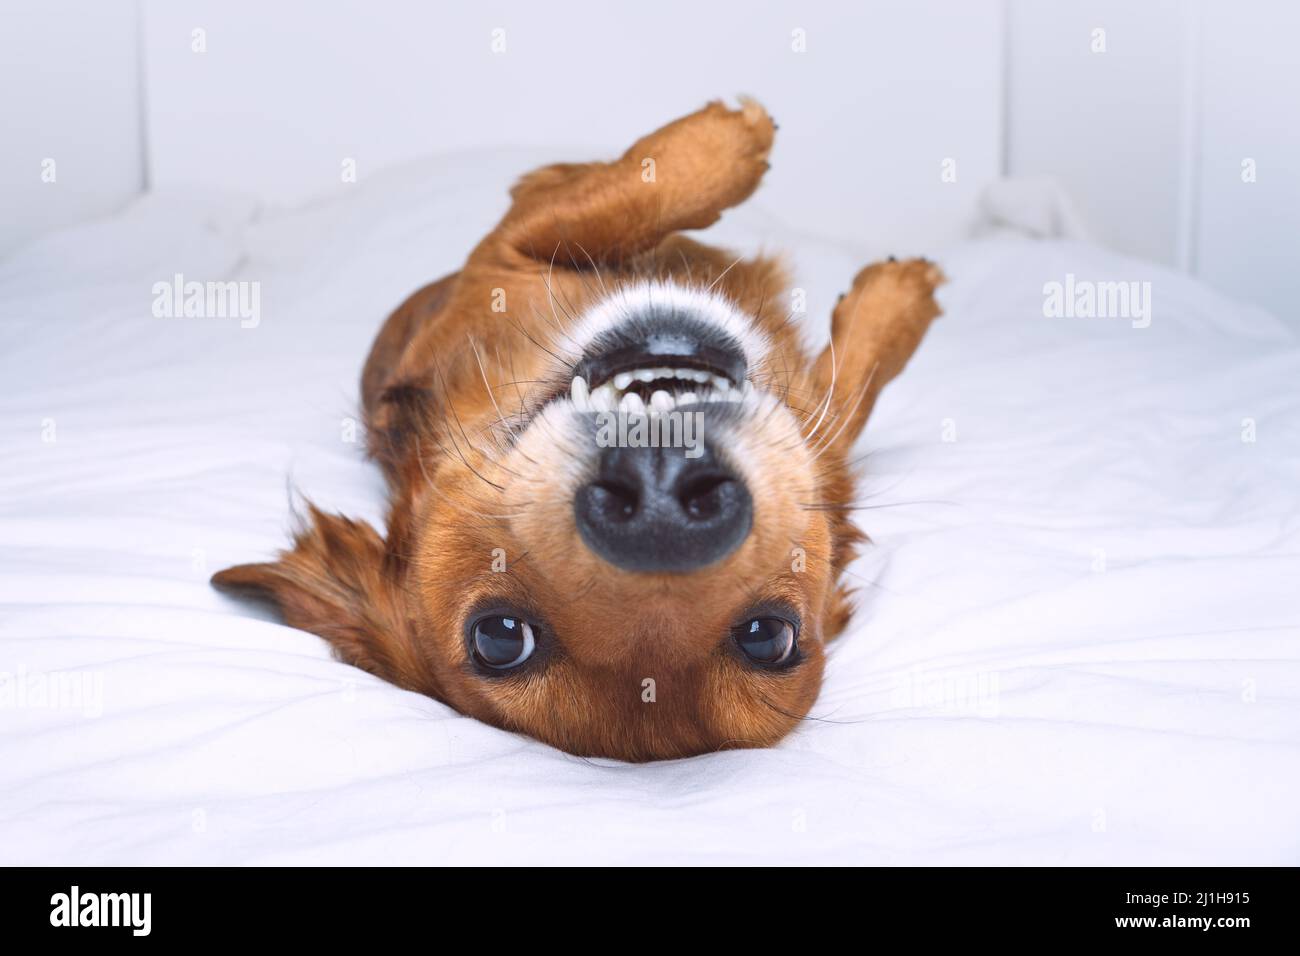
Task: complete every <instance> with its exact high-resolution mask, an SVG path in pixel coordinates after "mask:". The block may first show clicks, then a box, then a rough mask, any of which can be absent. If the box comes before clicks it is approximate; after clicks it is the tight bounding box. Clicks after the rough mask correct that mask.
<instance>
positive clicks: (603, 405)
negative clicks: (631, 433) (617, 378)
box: [591, 382, 618, 412]
mask: <svg viewBox="0 0 1300 956" xmlns="http://www.w3.org/2000/svg"><path fill="white" fill-rule="evenodd" d="M591 408H592V410H593V411H597V412H612V411H614V410H615V409H617V408H618V392H617V391H615V389H614V386H613V385H611V384H609V383H608V382H606V383H605V384H604V385H602V386H601V387H600V388H598V389H596V390H595V391H594V392H592V393H591Z"/></svg>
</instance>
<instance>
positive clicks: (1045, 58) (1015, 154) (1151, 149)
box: [1007, 0, 1194, 264]
mask: <svg viewBox="0 0 1300 956" xmlns="http://www.w3.org/2000/svg"><path fill="white" fill-rule="evenodd" d="M1186 5H1187V4H1186V0H1145V2H1140V3H1135V2H1133V0H1088V2H1077V0H1066V2H1048V3H1044V2H1043V0H1011V2H1010V5H1009V7H1008V25H1007V29H1008V48H1009V50H1010V55H1009V57H1008V62H1007V81H1008V82H1007V119H1008V122H1007V170H1008V173H1009V174H1010V175H1012V176H1029V175H1050V176H1053V177H1054V178H1056V179H1057V180H1059V181H1060V183H1061V184H1062V185H1063V186H1064V187H1065V189H1066V191H1067V192H1068V193H1069V194H1070V196H1071V197H1072V198H1073V199H1074V200H1075V205H1076V207H1077V211H1078V213H1079V215H1080V216H1081V218H1082V219H1083V220H1084V222H1085V224H1086V225H1087V226H1088V227H1089V232H1090V234H1091V235H1092V237H1093V238H1094V239H1096V240H1098V241H1101V242H1103V243H1105V244H1107V245H1110V246H1114V247H1116V248H1119V249H1123V250H1125V251H1127V252H1131V253H1133V254H1134V255H1139V256H1143V257H1145V258H1148V259H1156V260H1159V261H1162V262H1167V263H1170V264H1177V260H1178V253H1179V243H1180V236H1181V235H1182V232H1183V230H1184V229H1185V228H1186V225H1187V224H1186V222H1185V221H1184V219H1185V217H1186V215H1187V212H1186V209H1185V206H1184V203H1183V197H1184V195H1185V192H1184V190H1185V188H1186V185H1187V184H1186V183H1185V177H1186V176H1187V175H1188V171H1187V169H1186V167H1185V164H1184V157H1185V156H1186V154H1187V151H1188V150H1189V149H1190V148H1192V147H1193V145H1194V144H1193V142H1192V140H1191V139H1190V138H1189V137H1191V135H1192V133H1193V131H1192V130H1191V129H1189V127H1188V116H1187V114H1186V112H1185V110H1184V92H1185V88H1186V85H1187V72H1186V71H1187V68H1188V62H1187V48H1188V26H1187V23H1186V18H1185V17H1184V16H1183V15H1182V14H1181V13H1180V7H1186ZM1098 30H1100V31H1103V32H1102V33H1100V34H1096V33H1094V31H1098ZM1103 44H1104V50H1103V51H1097V50H1095V49H1094V46H1101V45H1103Z"/></svg>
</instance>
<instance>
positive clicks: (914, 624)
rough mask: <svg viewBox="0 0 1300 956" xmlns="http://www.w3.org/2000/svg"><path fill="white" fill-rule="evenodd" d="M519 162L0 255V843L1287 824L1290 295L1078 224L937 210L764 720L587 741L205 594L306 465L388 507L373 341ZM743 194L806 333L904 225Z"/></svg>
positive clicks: (1058, 853)
mask: <svg viewBox="0 0 1300 956" xmlns="http://www.w3.org/2000/svg"><path fill="white" fill-rule="evenodd" d="M528 164H529V160H528V157H526V156H523V155H505V156H501V155H498V156H492V157H488V156H479V157H458V158H453V159H448V160H442V161H438V162H431V163H428V164H421V165H417V166H414V167H411V168H408V169H406V170H402V171H399V172H397V173H392V174H389V175H386V176H382V177H379V178H378V179H376V180H372V181H370V182H368V183H364V184H361V185H355V186H341V187H340V195H339V196H338V197H334V198H332V199H330V200H328V201H322V202H321V203H318V204H315V205H313V206H310V207H305V208H301V209H296V210H267V209H261V210H259V209H256V208H255V207H254V206H253V205H252V204H249V203H246V202H244V201H242V200H240V199H238V198H237V197H227V196H193V195H191V196H187V197H183V198H182V197H164V196H154V197H150V198H148V199H146V200H143V201H141V202H140V203H138V204H137V205H135V206H134V207H133V208H132V209H130V210H128V211H127V212H126V213H124V214H123V215H121V216H118V217H116V218H114V219H111V220H108V221H105V222H101V223H96V224H92V225H87V226H83V227H79V228H75V229H72V230H69V231H66V232H63V233H60V234H58V235H56V236H54V237H52V238H49V239H46V240H43V241H41V242H38V243H36V244H34V245H32V246H30V247H28V248H26V249H25V250H23V251H22V252H20V253H19V254H17V255H15V256H13V257H12V258H10V259H9V260H8V261H6V262H4V263H0V334H2V335H3V353H2V355H3V358H0V363H3V365H2V369H3V387H2V397H0V436H2V438H0V441H2V442H3V446H2V448H0V461H2V462H3V465H2V466H0V862H4V863H28V864H52V863H95V864H107V863H198V862H211V863H325V862H368V863H450V862H473V863H489V862H542V863H569V862H579V861H591V862H601V861H609V862H619V863H661V862H663V863H668V862H726V861H729V862H742V863H750V862H753V863H757V862H775V861H797V862H860V863H921V864H931V863H958V864H963V863H1047V864H1103V863H1124V864H1127V863H1178V864H1192V863H1196V864H1204V863H1296V862H1300V819H1298V815H1297V809H1296V808H1297V802H1298V800H1297V798H1298V797H1300V786H1297V784H1298V783H1300V760H1298V759H1297V758H1298V757H1300V598H1298V597H1297V589H1298V588H1300V554H1298V551H1300V548H1298V545H1300V513H1298V512H1300V341H1298V339H1297V335H1296V332H1295V329H1296V328H1297V326H1295V325H1292V326H1290V327H1288V326H1287V325H1286V324H1284V323H1282V322H1280V321H1278V320H1277V319H1275V318H1273V317H1272V316H1269V315H1267V314H1265V313H1262V312H1260V311H1257V310H1254V309H1251V308H1247V307H1244V306H1241V305H1239V304H1237V303H1234V302H1232V301H1229V300H1226V299H1224V298H1222V297H1220V296H1218V295H1217V294H1215V293H1213V292H1212V291H1210V290H1208V289H1206V288H1204V287H1202V286H1201V285H1199V284H1197V283H1196V282H1194V281H1191V280H1189V279H1187V278H1186V277H1182V276H1180V275H1177V274H1175V273H1173V272H1170V271H1166V270H1164V269H1161V268H1158V267H1156V266H1152V265H1149V264H1146V263H1143V262H1138V261H1134V260H1126V259H1121V258H1119V257H1117V256H1115V255H1112V254H1110V253H1108V252H1105V251H1102V250H1100V249H1097V248H1094V247H1090V246H1087V245H1083V244H1077V243H1062V242H1045V241H1030V240H1026V239H1018V238H1014V237H1006V236H1004V237H1001V238H990V239H987V240H982V241H980V242H977V243H972V244H968V245H962V246H958V247H954V248H951V249H947V250H942V251H937V252H938V257H939V258H940V259H941V261H942V263H943V265H944V266H945V268H946V269H947V271H948V272H949V274H950V276H951V282H950V284H949V285H948V286H947V287H945V289H944V291H943V296H942V298H943V301H944V304H945V307H946V310H947V314H946V316H945V317H944V318H943V319H942V320H941V321H940V322H939V323H938V324H937V325H936V326H935V328H934V329H933V331H932V332H931V334H930V336H929V338H928V339H927V341H926V343H925V345H924V347H923V348H922V350H921V352H920V354H919V355H918V356H917V358H916V360H915V361H914V362H913V364H912V365H911V366H910V367H909V369H908V371H907V372H906V374H904V375H903V376H902V378H900V379H899V380H898V381H897V382H896V383H894V384H893V385H892V386H891V387H890V389H889V390H888V392H887V393H886V396H885V398H884V399H883V401H882V402H881V404H880V406H879V409H878V411H877V414H876V417H875V419H874V421H873V423H872V425H871V426H870V428H869V429H868V433H867V435H866V437H865V438H864V440H863V445H862V447H863V450H864V451H869V452H870V453H871V454H870V456H869V457H868V458H867V460H866V462H867V478H866V481H865V485H864V488H865V490H866V491H867V492H868V493H869V495H870V503H871V504H873V505H878V506H879V507H874V508H872V509H871V510H867V511H864V512H862V521H863V524H864V527H865V528H866V530H868V531H869V532H870V534H871V535H872V537H873V539H874V542H875V543H874V546H873V547H872V548H871V549H870V550H869V551H868V552H867V553H866V554H865V555H864V557H863V558H862V559H861V560H860V561H858V562H857V564H856V565H855V566H854V567H853V568H852V574H853V575H854V577H855V579H857V580H858V581H859V582H861V583H862V585H863V586H862V591H861V596H860V597H861V610H860V612H859V614H858V615H857V617H856V619H855V621H854V623H853V625H852V627H851V629H850V631H849V633H847V634H846V635H845V636H844V637H843V638H842V639H841V640H840V641H839V642H838V644H837V646H836V647H835V649H834V652H833V656H832V662H831V664H830V666H829V669H828V677H827V680H826V684H825V689H824V691H823V693H822V695H821V697H820V699H819V700H818V702H817V704H816V706H815V707H814V708H813V711H812V714H813V717H814V719H811V720H808V721H806V722H804V723H803V724H802V725H801V726H800V728H799V729H798V731H797V732H796V733H795V734H793V735H792V736H791V737H790V738H788V739H787V740H786V741H785V742H784V743H783V744H781V745H780V746H779V747H777V748H774V749H771V750H760V751H735V752H728V753H720V754H716V755H710V756H703V757H698V758H695V759H690V760H682V761H675V762H666V763H658V764H651V765H641V766H632V765H623V764H618V763H615V762H612V761H602V760H581V759H578V758H575V757H571V756H568V755H566V754H563V753H560V752H558V751H555V750H552V749H550V748H548V747H546V746H543V745H541V744H539V743H536V742H533V741H531V740H528V739H524V738H521V737H517V736H514V735H511V734H507V733H503V732H501V731H498V730H494V729H492V728H489V727H486V726H484V725H482V724H479V723H476V722H474V721H471V720H467V719H465V718H462V717H459V716H458V715H456V714H455V713H453V712H452V711H450V710H449V709H448V708H446V707H445V706H443V705H441V704H438V703H436V702H434V701H432V700H428V699H426V698H423V697H420V696H418V695H415V694H410V693H406V692H404V691H401V690H398V689H396V688H394V687H391V686H389V685H387V684H385V683H383V682H381V681H379V680H377V679H374V678H372V677H370V676H368V675H366V674H364V673H362V672H360V671H357V670H355V669H353V668H350V667H347V666H345V665H343V664H340V663H337V662H335V661H333V660H332V659H331V658H330V656H329V654H328V652H327V650H326V647H325V644H324V642H322V641H320V640H318V639H317V638H315V637H314V636H312V635H310V634H306V633H303V632H300V631H295V630H292V629H290V628H287V627H284V626H283V625H281V624H279V623H277V622H276V621H275V620H274V619H273V618H272V617H271V615H270V614H269V613H268V612H265V611H259V610H257V609H256V608H254V607H251V606H249V605H246V604H242V603H239V602H237V601H234V600H231V599H229V598H227V597H224V596H221V595H218V594H216V593H214V592H213V591H212V590H211V589H210V588H209V586H208V584H207V577H208V575H209V574H210V573H211V572H212V571H213V570H215V569H217V568H220V567H222V566H224V565H226V564H230V563H235V562H239V561H246V560H250V559H254V558H257V557H260V556H266V555H269V554H270V553H272V552H273V551H274V550H275V549H276V548H277V547H279V546H281V545H283V544H284V543H285V541H286V533H287V529H288V526H289V517H288V504H289V490H288V489H289V487H290V484H291V483H292V485H293V486H294V487H296V488H297V489H299V490H300V491H301V492H302V493H303V494H305V495H307V496H309V497H311V498H312V499H314V500H315V501H316V502H318V503H319V504H321V505H322V506H324V507H327V508H330V509H333V510H339V511H343V512H345V513H349V514H353V515H359V516H362V517H366V518H368V519H370V520H372V521H378V520H380V518H381V514H382V502H383V491H382V485H381V481H380V478H379V475H378V474H377V472H376V470H375V468H374V467H373V466H372V465H371V464H369V463H367V462H366V461H365V460H364V459H363V457H362V455H361V449H360V445H359V444H357V443H353V442H349V441H347V440H345V435H346V433H347V424H346V420H347V419H348V418H349V417H351V416H355V415H356V380H357V376H358V372H359V369H360V365H361V362H362V359H363V357H364V355H365V350H366V348H367V347H368V345H369V342H370V339H371V337H372V335H373V334H374V332H375V330H376V328H377V326H378V324H379V322H380V321H381V320H382V318H383V317H384V316H385V315H386V314H387V312H388V310H390V309H391V308H392V307H393V306H394V305H395V304H396V303H397V302H398V301H399V300H400V299H401V298H402V297H403V296H404V295H405V294H406V293H407V292H409V291H410V290H411V289H413V288H414V287H415V286H416V285H418V284H420V283H422V282H424V281H427V280H429V279H431V278H433V277H435V276H437V275H439V274H441V273H443V272H445V271H449V270H451V269H454V268H455V267H456V265H457V264H458V262H459V260H460V259H461V258H462V257H463V255H464V253H465V251H466V250H467V249H468V248H469V245H470V243H471V242H472V241H473V240H474V239H475V238H477V237H478V236H479V235H481V234H482V232H483V231H484V230H485V229H486V228H487V227H488V226H489V225H490V224H491V222H492V221H493V220H494V218H495V217H496V216H497V215H498V214H499V212H500V211H501V209H502V204H503V201H504V199H503V197H504V192H503V187H504V184H505V182H506V181H507V179H508V178H509V176H510V175H512V174H513V173H514V172H517V171H518V170H521V169H523V168H526V167H527V166H528ZM761 201H762V200H761V195H760V197H759V198H758V199H757V200H756V205H755V207H754V208H746V209H742V210H738V211H736V212H734V213H731V214H728V216H727V217H726V219H724V222H723V223H722V224H721V226H720V227H719V231H717V232H715V236H716V237H717V238H718V239H722V240H727V241H731V242H733V243H734V244H738V245H740V246H741V247H752V246H754V245H755V244H756V243H759V242H761V243H762V244H763V245H764V246H765V247H766V248H769V249H776V248H784V249H788V250H791V251H792V253H793V255H792V258H793V261H794V263H795V265H796V267H797V271H798V282H799V285H800V286H801V287H803V288H805V289H806V290H807V292H808V300H809V315H810V318H809V322H810V325H811V326H812V329H813V331H812V333H811V337H812V338H814V339H816V338H817V337H819V336H821V337H824V327H825V318H824V317H825V316H826V315H827V313H828V311H829V308H830V305H831V303H832V302H833V301H834V298H835V296H836V294H837V293H838V292H839V291H841V290H842V289H843V288H844V287H845V285H846V283H847V281H848V280H849V278H850V277H851V275H852V273H853V271H854V270H855V269H856V267H857V266H859V265H860V264H862V262H864V261H865V260H866V258H867V257H868V256H870V255H873V254H877V253H879V252H880V251H882V250H881V249H879V248H878V247H873V246H872V245H870V244H867V243H864V244H862V245H861V246H856V247H855V246H852V245H849V244H844V243H838V244H836V243H830V242H826V241H821V240H818V239H817V238H816V237H809V236H801V235H794V234H790V233H789V232H787V231H785V230H783V229H782V228H781V227H780V225H779V223H778V222H777V221H776V220H775V219H774V218H772V217H770V216H769V215H767V214H765V213H764V212H763V210H762V208H761ZM884 251H889V250H884ZM899 251H900V252H901V251H903V250H899ZM931 251H932V252H936V250H931ZM175 273H181V274H183V275H184V276H185V277H186V278H187V279H198V280H209V279H220V278H226V277H234V278H240V279H248V280H256V281H258V282H259V283H260V288H261V313H262V314H261V321H260V324H259V325H258V326H257V327H256V328H251V329H241V328H240V327H239V322H238V320H237V319H179V318H177V319H163V318H155V317H154V316H153V315H152V314H151V304H152V300H153V293H152V285H153V283H155V282H158V281H165V280H167V279H169V278H170V277H171V276H173V275H174V274H175ZM1066 273H1074V274H1075V275H1076V276H1079V277H1080V278H1096V279H1132V280H1139V281H1140V280H1149V281H1151V282H1152V283H1153V285H1152V304H1153V315H1152V323H1151V326H1150V327H1149V328H1146V329H1136V328H1133V327H1132V324H1131V323H1130V322H1129V321H1127V320H1124V319H1110V320H1101V319H1098V320H1086V319H1048V318H1044V317H1043V315H1042V302H1043V295H1042V287H1043V283H1044V282H1047V281H1050V280H1054V279H1060V280H1063V279H1064V277H1065V275H1066ZM1245 419H1252V420H1253V421H1254V423H1255V425H1254V427H1255V437H1256V440H1255V441H1253V442H1249V441H1243V428H1248V427H1249V426H1246V425H1243V420H1245ZM952 438H955V440H946V439H952ZM58 682H62V684H61V686H62V689H63V697H62V698H61V699H58V700H56V701H54V702H53V703H57V704H58V705H59V706H53V705H51V702H50V701H43V700H42V699H41V688H44V689H45V690H46V691H47V692H53V691H55V690H57V689H58V687H59V686H60V684H59V683H58ZM78 687H80V688H84V693H83V696H82V697H81V698H80V699H77V698H76V696H75V693H74V689H75V688H78ZM70 695H71V696H70ZM53 696H55V697H58V695H57V694H54V695H53Z"/></svg>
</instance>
